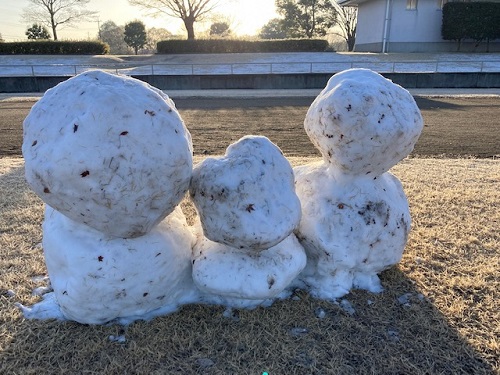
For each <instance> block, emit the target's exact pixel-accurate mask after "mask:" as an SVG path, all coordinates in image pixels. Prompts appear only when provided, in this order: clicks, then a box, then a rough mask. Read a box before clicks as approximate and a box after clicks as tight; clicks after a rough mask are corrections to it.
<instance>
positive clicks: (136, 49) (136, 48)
mask: <svg viewBox="0 0 500 375" xmlns="http://www.w3.org/2000/svg"><path fill="white" fill-rule="evenodd" d="M138 50H139V48H138V47H134V51H135V54H136V55H137V51H138Z"/></svg>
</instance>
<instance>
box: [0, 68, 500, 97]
mask: <svg viewBox="0 0 500 375" xmlns="http://www.w3.org/2000/svg"><path fill="white" fill-rule="evenodd" d="M333 74H334V72H332V73H321V74H254V75H249V74H245V75H212V76H210V75H203V76H197V75H192V76H158V75H146V76H137V77H135V78H138V79H141V80H143V81H145V82H148V83H149V84H151V85H153V86H155V87H157V88H159V89H161V90H166V91H167V92H168V90H205V89H225V90H227V89H269V90H271V89H322V88H324V87H325V85H326V83H327V82H328V79H329V78H330V77H331V76H332V75H333ZM383 75H384V76H385V77H387V78H389V79H391V80H392V81H393V82H395V83H398V84H400V85H401V86H403V87H406V88H500V72H499V73H387V74H383ZM68 78H69V77H0V93H22V92H45V91H46V90H47V89H49V88H51V87H53V86H55V85H57V84H58V83H59V82H62V81H64V80H65V79H68Z"/></svg>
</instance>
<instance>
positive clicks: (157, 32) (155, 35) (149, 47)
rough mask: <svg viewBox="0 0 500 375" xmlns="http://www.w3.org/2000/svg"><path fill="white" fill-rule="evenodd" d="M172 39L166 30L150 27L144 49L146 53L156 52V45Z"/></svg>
mask: <svg viewBox="0 0 500 375" xmlns="http://www.w3.org/2000/svg"><path fill="white" fill-rule="evenodd" d="M171 38H172V33H171V32H170V31H168V30H167V29H163V28H156V27H152V28H150V29H149V30H147V35H146V44H145V45H144V49H145V50H146V52H147V53H155V52H156V44H157V43H158V42H160V41H162V40H167V39H171Z"/></svg>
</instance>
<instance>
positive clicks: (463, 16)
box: [441, 2, 500, 50]
mask: <svg viewBox="0 0 500 375" xmlns="http://www.w3.org/2000/svg"><path fill="white" fill-rule="evenodd" d="M441 35H442V37H443V39H445V40H456V41H458V50H460V44H461V41H462V40H463V39H472V40H475V41H476V42H477V45H479V43H480V42H482V41H484V40H486V41H487V43H489V41H490V40H494V39H498V38H500V3H498V2H495V3H494V2H478V3H455V2H449V3H446V4H445V5H444V7H443V23H442V26H441ZM488 47H489V46H488Z"/></svg>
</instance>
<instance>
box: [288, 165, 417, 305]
mask: <svg viewBox="0 0 500 375" xmlns="http://www.w3.org/2000/svg"><path fill="white" fill-rule="evenodd" d="M328 168H329V166H328V165H327V164H326V163H317V164H312V165H304V166H300V167H297V168H295V174H296V184H297V194H298V195H299V197H300V199H301V202H302V221H301V223H300V227H299V229H298V231H297V236H298V238H299V240H300V242H301V244H302V245H303V246H304V247H305V249H306V251H307V256H308V265H307V268H306V270H304V273H303V274H302V275H301V278H302V279H303V280H304V282H305V283H306V284H307V285H308V286H309V288H310V291H311V293H312V294H313V295H314V296H316V297H318V298H323V299H335V298H339V297H342V296H343V295H345V294H347V293H349V291H350V290H351V288H352V287H357V288H362V289H367V290H369V291H372V292H380V291H381V290H382V287H381V285H380V281H379V279H378V276H377V274H378V273H379V272H381V271H383V270H385V269H386V268H389V267H390V266H392V265H394V264H396V263H398V262H399V261H400V259H401V256H402V254H403V250H404V246H405V244H406V240H407V237H408V233H409V230H410V214H409V208H408V202H407V199H406V197H405V195H404V193H403V190H402V186H401V183H400V182H399V181H398V180H397V178H396V177H394V176H393V175H392V174H390V173H384V174H382V175H380V176H378V177H377V178H376V179H375V180H374V179H373V178H370V177H365V176H361V177H357V178H356V177H354V178H351V179H344V180H340V179H337V178H335V177H334V176H332V175H331V174H330V173H328Z"/></svg>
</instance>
